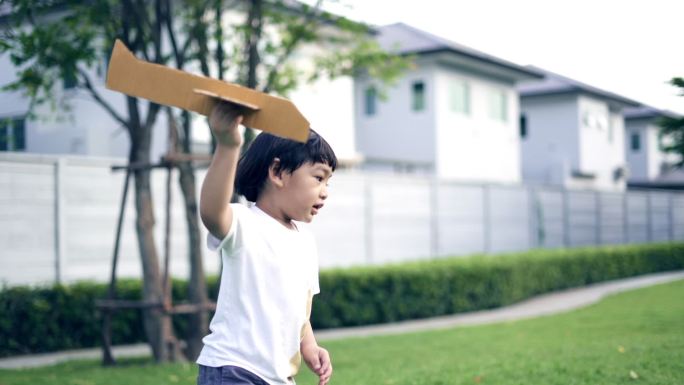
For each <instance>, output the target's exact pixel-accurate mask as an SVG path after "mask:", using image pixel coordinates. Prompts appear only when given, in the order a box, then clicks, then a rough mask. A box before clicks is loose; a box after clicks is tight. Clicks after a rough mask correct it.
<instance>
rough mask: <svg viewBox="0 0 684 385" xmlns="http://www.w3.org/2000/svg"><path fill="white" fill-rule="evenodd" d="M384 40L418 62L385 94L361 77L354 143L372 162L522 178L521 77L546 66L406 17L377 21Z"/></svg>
mask: <svg viewBox="0 0 684 385" xmlns="http://www.w3.org/2000/svg"><path fill="white" fill-rule="evenodd" d="M377 39H378V41H379V43H380V44H381V46H382V47H383V48H385V49H387V50H389V51H391V52H395V53H399V54H402V55H413V56H414V58H415V64H416V67H415V69H414V70H412V71H409V72H408V73H407V74H406V75H405V76H403V77H402V78H401V80H399V82H398V84H396V85H394V86H392V87H389V88H388V89H387V90H386V96H387V97H386V98H380V97H379V92H378V89H377V88H376V86H375V84H374V82H373V81H372V80H370V79H368V78H366V77H363V76H360V77H358V78H357V79H355V80H356V81H355V90H354V100H355V103H356V106H355V119H354V120H355V128H356V135H355V137H356V149H357V151H358V152H359V153H361V154H362V156H363V158H364V162H363V167H364V168H366V169H372V170H386V171H406V172H417V173H425V174H434V175H437V176H438V177H440V178H446V179H455V180H459V181H473V182H481V181H486V182H500V183H519V182H520V181H521V172H520V170H521V167H520V141H519V140H520V139H519V135H518V116H519V108H518V94H517V91H516V89H515V85H516V83H518V82H521V81H525V80H533V79H541V78H542V76H543V75H542V74H541V73H540V72H539V71H536V70H534V69H530V68H526V67H523V66H519V65H517V64H513V63H510V62H507V61H505V60H502V59H499V58H495V57H493V56H490V55H487V54H484V53H482V52H479V51H476V50H474V49H472V48H468V47H464V46H461V45H459V44H456V43H453V42H451V41H448V40H445V39H443V38H441V37H438V36H434V35H431V34H429V33H427V32H424V31H421V30H418V29H415V28H413V27H410V26H408V25H405V24H401V23H399V24H392V25H389V26H384V27H380V28H378V37H377Z"/></svg>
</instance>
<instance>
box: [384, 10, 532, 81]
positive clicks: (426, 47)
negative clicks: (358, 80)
mask: <svg viewBox="0 0 684 385" xmlns="http://www.w3.org/2000/svg"><path fill="white" fill-rule="evenodd" d="M377 32H378V35H377V36H376V40H377V41H378V43H379V44H380V46H381V47H382V48H383V49H385V50H387V51H389V52H393V53H397V54H400V55H425V54H431V53H438V52H450V53H454V54H459V55H463V56H467V57H469V58H473V59H478V60H481V61H483V62H486V63H489V64H493V65H495V66H499V67H503V68H505V69H507V70H512V71H514V72H516V73H518V74H519V75H523V76H525V77H526V78H534V79H541V78H542V77H543V74H541V73H540V72H538V71H536V70H535V69H531V68H527V67H525V66H521V65H518V64H515V63H512V62H509V61H507V60H504V59H500V58H497V57H495V56H492V55H489V54H486V53H484V52H481V51H478V50H475V49H473V48H470V47H467V46H464V45H462V44H459V43H456V42H453V41H450V40H447V39H444V38H442V37H440V36H436V35H433V34H431V33H429V32H425V31H423V30H420V29H418V28H415V27H412V26H410V25H408V24H404V23H395V24H390V25H386V26H382V27H378V28H377Z"/></svg>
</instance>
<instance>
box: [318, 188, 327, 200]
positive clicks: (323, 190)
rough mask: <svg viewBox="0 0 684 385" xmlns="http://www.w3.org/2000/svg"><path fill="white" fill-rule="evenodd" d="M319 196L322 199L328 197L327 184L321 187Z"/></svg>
mask: <svg viewBox="0 0 684 385" xmlns="http://www.w3.org/2000/svg"><path fill="white" fill-rule="evenodd" d="M319 197H320V198H321V199H323V200H325V199H326V198H328V186H323V188H322V189H321V193H320V194H319Z"/></svg>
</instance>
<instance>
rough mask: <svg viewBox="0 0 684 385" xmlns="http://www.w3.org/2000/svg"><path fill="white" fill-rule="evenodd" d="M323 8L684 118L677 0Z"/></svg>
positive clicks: (378, 0)
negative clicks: (413, 31)
mask: <svg viewBox="0 0 684 385" xmlns="http://www.w3.org/2000/svg"><path fill="white" fill-rule="evenodd" d="M324 8H326V9H327V10H329V11H331V12H334V13H337V14H342V15H344V16H347V17H349V18H351V19H352V20H357V21H363V22H366V23H370V24H372V25H386V24H392V23H397V22H402V23H406V24H409V25H412V26H414V27H417V28H419V29H422V30H424V31H427V32H430V33H433V34H436V35H439V36H441V37H444V38H446V39H449V40H452V41H455V42H457V43H460V44H463V45H466V46H469V47H471V48H474V49H476V50H479V51H482V52H484V53H487V54H490V55H493V56H496V57H499V58H501V59H505V60H508V61H511V62H514V63H516V64H520V65H527V64H532V65H535V66H537V67H541V68H543V69H546V70H549V71H552V72H555V73H558V74H560V75H563V76H566V77H569V78H572V79H575V80H578V81H581V82H584V83H587V84H590V85H592V86H595V87H598V88H601V89H603V90H606V91H610V92H614V93H617V94H619V95H622V96H625V97H627V98H630V99H633V100H636V101H638V102H641V103H644V104H646V105H649V106H652V107H656V108H659V109H666V110H670V111H675V112H678V113H682V114H684V96H678V90H677V89H676V88H675V87H673V86H671V85H669V84H668V83H667V82H668V81H669V80H670V79H671V78H672V77H675V76H680V77H684V39H683V37H684V27H683V26H684V20H683V19H682V15H684V1H682V0H649V1H644V0H622V1H616V0H562V1H561V0H545V1H542V0H515V1H512V0H508V1H507V0H470V1H464V0H453V1H448V0H443V1H439V0H421V1H400V0H394V1H392V0H338V1H336V2H332V3H327V5H325V6H324Z"/></svg>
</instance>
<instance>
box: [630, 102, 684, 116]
mask: <svg viewBox="0 0 684 385" xmlns="http://www.w3.org/2000/svg"><path fill="white" fill-rule="evenodd" d="M623 113H624V116H625V119H650V118H660V117H668V118H681V116H680V115H679V114H677V113H675V112H672V111H668V110H661V109H658V108H655V107H651V106H645V105H644V106H640V107H631V108H626V109H625V110H624V112H623Z"/></svg>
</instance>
